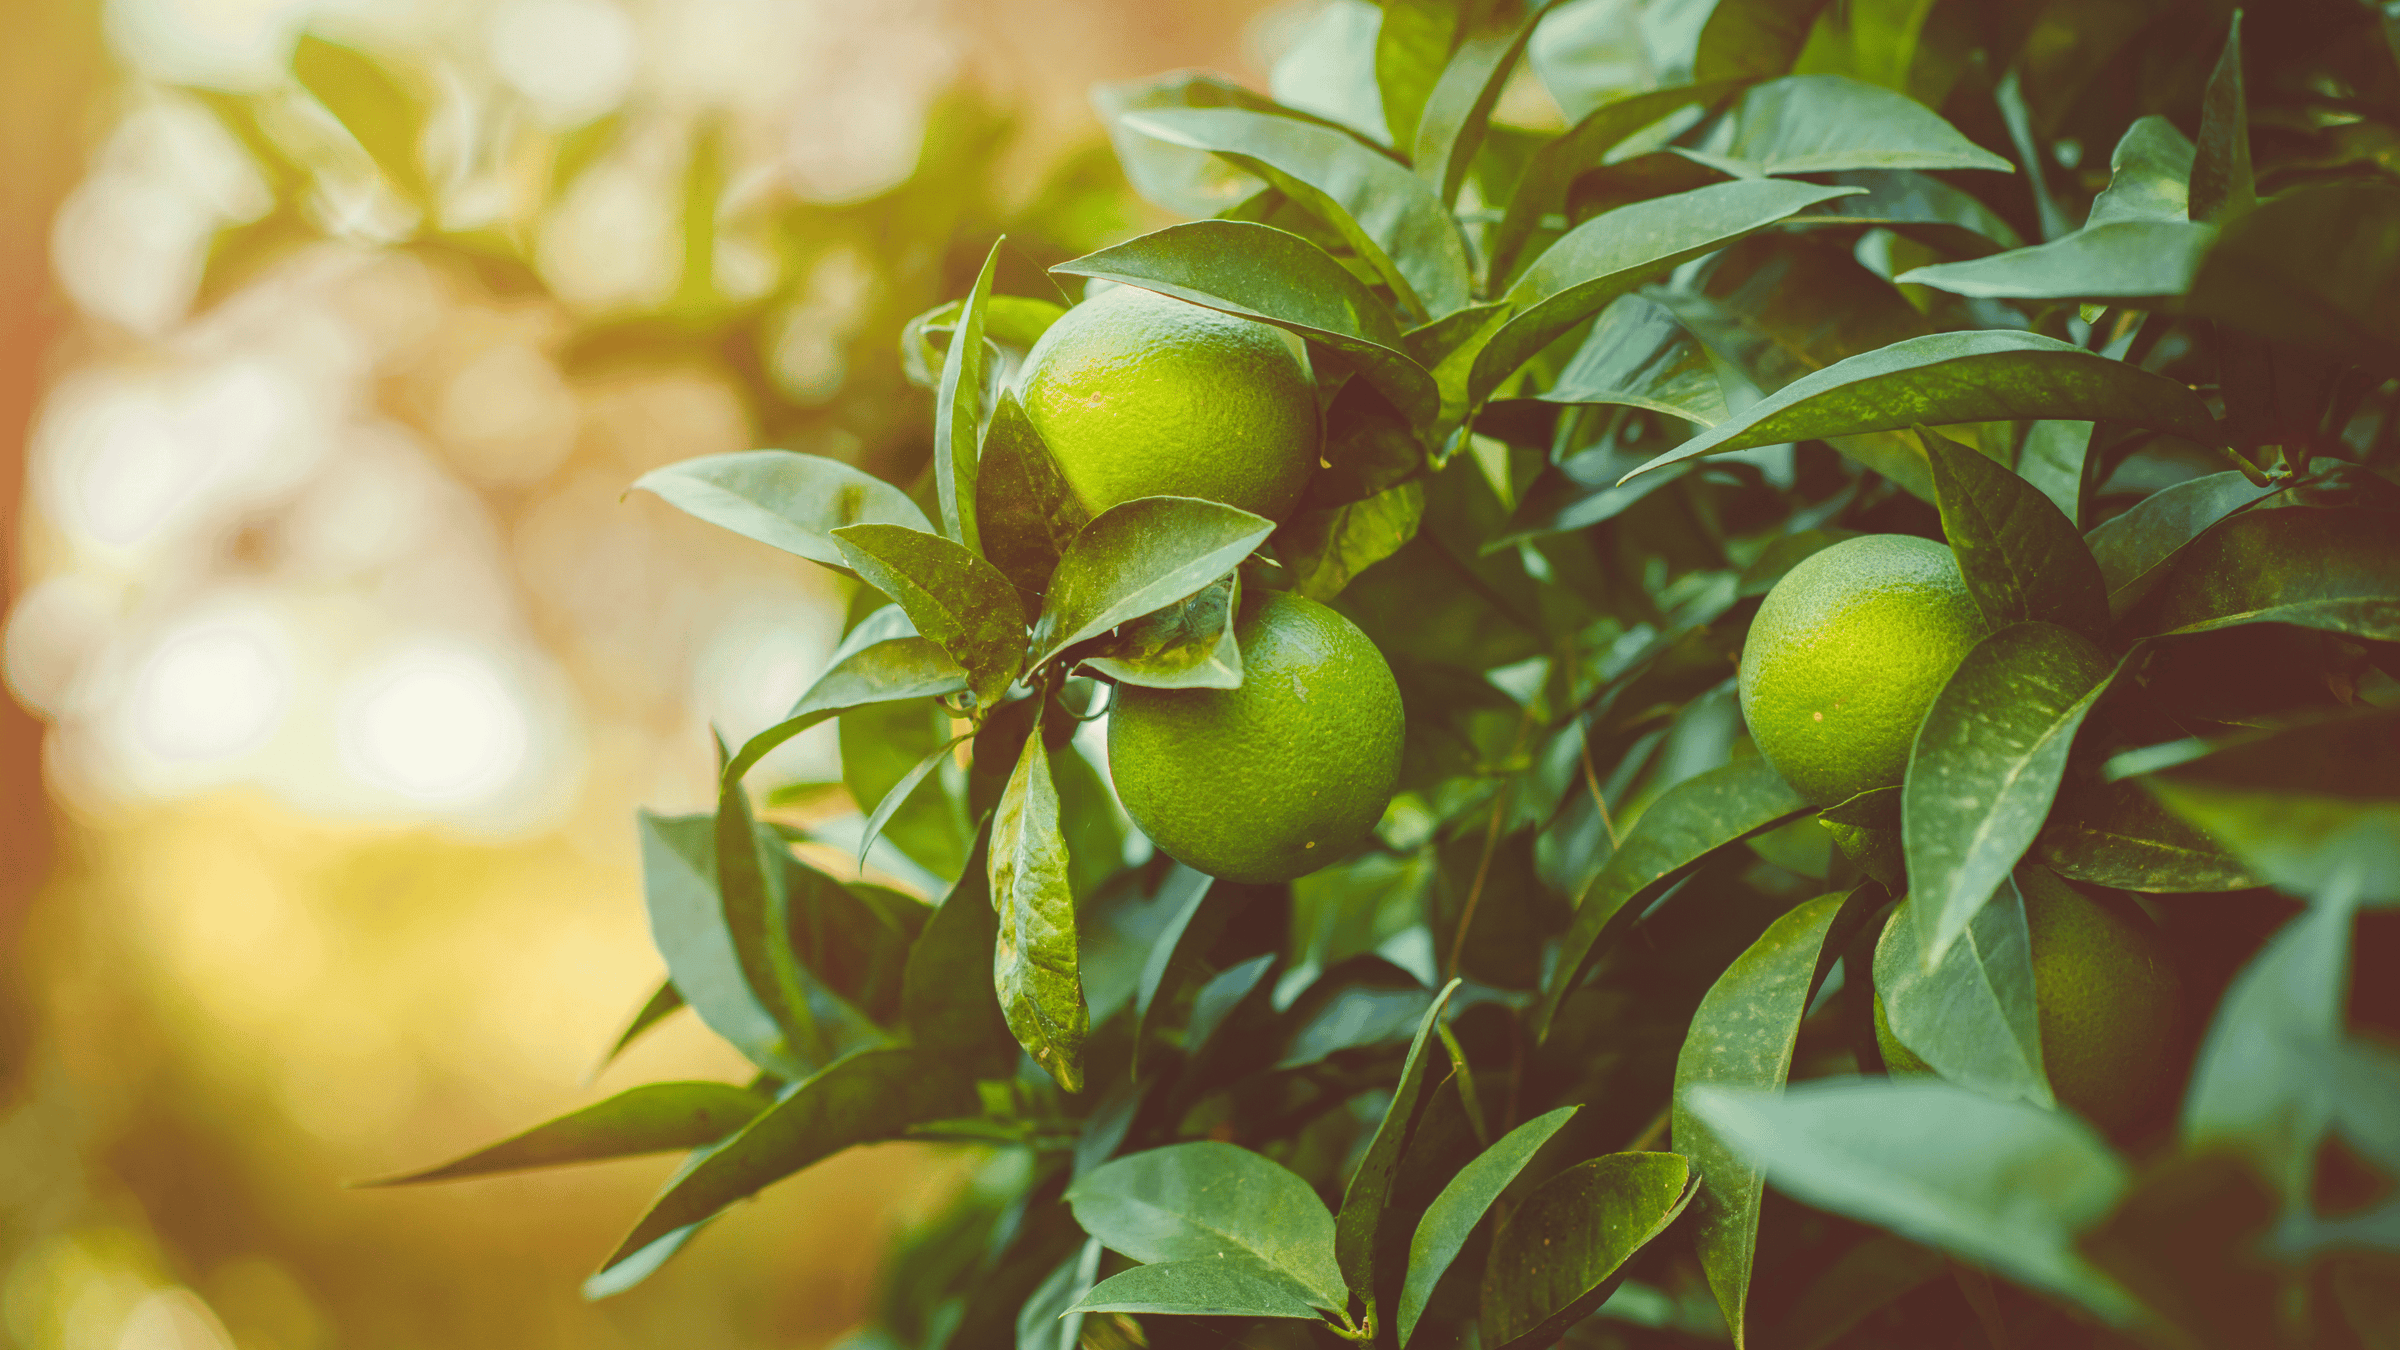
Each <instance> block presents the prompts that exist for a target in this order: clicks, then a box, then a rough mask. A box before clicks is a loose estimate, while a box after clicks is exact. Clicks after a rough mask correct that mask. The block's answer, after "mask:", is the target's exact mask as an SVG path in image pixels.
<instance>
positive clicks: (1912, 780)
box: [1900, 623, 2114, 970]
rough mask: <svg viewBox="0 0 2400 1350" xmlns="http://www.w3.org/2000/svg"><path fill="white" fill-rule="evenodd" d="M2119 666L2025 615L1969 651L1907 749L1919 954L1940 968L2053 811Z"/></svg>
mask: <svg viewBox="0 0 2400 1350" xmlns="http://www.w3.org/2000/svg"><path fill="white" fill-rule="evenodd" d="M2113 678H2114V672H2112V670H2111V669H2110V666H2109V662H2108V658H2107V657H2106V656H2105V655H2104V654H2102V652H2101V651H2100V649H2099V648H2097V647H2094V646H2093V645H2092V644H2091V643H2089V642H2087V641H2085V640H2084V639H2082V638H2079V637H2077V636H2075V634H2073V633H2071V632H2069V631H2067V630H2066V629H2064V628H2060V627H2058V626H2057V625H2055V624H2046V623H2020V624H2012V625H2010V626H2009V627H2007V628H2003V629H2001V630H2000V631H1998V632H1996V633H1993V634H1991V635H1990V636H1988V637H1986V638H1984V639H1983V640H1982V641H1980V642H1978V643H1976V644H1975V645H1974V646H1973V647H1970V648H1968V649H1967V654H1966V657H1965V658H1964V659H1963V660H1961V661H1960V662H1959V663H1958V669H1957V670H1956V671H1954V672H1952V674H1951V676H1950V682H1949V683H1948V684H1945V685H1943V686H1942V691H1941V692H1940V693H1939V694H1936V695H1934V699H1933V706H1932V707H1931V708H1928V709H1927V710H1926V712H1925V722H1924V725H1923V726H1922V727H1920V728H1919V729H1918V731H1917V739H1916V744H1915V745H1914V746H1912V747H1911V748H1910V750H1909V755H1908V774H1907V777H1906V779H1905V780H1904V781H1903V783H1902V787H1901V806H1900V832H1901V837H1902V841H1903V847H1905V849H1906V850H1907V854H1908V880H1909V888H1910V890H1911V892H1912V893H1913V895H1914V896H1915V898H1916V900H1917V902H1918V903H1917V905H1916V906H1915V909H1916V921H1915V923H1914V924H1913V925H1912V927H1913V928H1914V930H1915V932H1916V951H1917V957H1918V961H1919V963H1920V964H1921V965H1922V966H1923V967H1924V968H1925V969H1927V970H1931V969H1933V968H1935V967H1936V966H1937V965H1938V964H1939V962H1940V961H1941V959H1942V954H1943V953H1944V952H1945V951H1947V950H1948V949H1949V947H1950V944H1951V943H1952V942H1953V941H1955V940H1957V938H1958V935H1959V934H1960V933H1963V932H1965V931H1966V927H1967V924H1968V922H1969V921H1970V920H1972V919H1973V918H1974V917H1975V911H1976V910H1977V909H1978V908H1980V907H1981V906H1982V905H1983V903H1984V901H1986V900H1988V899H1990V898H1991V894H1992V891H1993V889H1994V888H1995V887H1997V886H1998V885H1999V884H2000V883H2001V881H2002V880H2004V879H2005V878H2006V877H2007V876H2008V872H2009V869H2010V868H2012V867H2014V866H2016V864H2017V859H2018V858H2020V857H2022V856H2024V853H2025V850H2026V848H2027V847H2028V846H2029V845H2031V844H2032V843H2033V837H2034V835H2036V834H2037V833H2039V832H2040V831H2041V828H2042V821H2043V819H2044V818H2045V817H2047V816H2048V815H2049V814H2050V803H2051V801H2052V800H2053V799H2054V798H2055V797H2056V796H2057V794H2058V784H2059V780H2060V779H2061V778H2062V777H2063V776H2064V775H2065V773H2066V768H2067V749H2068V747H2069V746H2070V745H2072V744H2073V742H2074V739H2075V732H2076V731H2077V729H2079V728H2080V727H2082V725H2083V719H2084V717H2085V715H2086V714H2088V713H2090V712H2091V710H2092V705H2093V704H2094V703H2097V702H2098V701H2099V700H2100V695H2101V694H2102V693H2103V692H2104V691H2106V690H2107V688H2108V686H2109V683H2110V681H2111V680H2112V679H2113Z"/></svg>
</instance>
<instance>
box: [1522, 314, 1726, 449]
mask: <svg viewBox="0 0 2400 1350" xmlns="http://www.w3.org/2000/svg"><path fill="white" fill-rule="evenodd" d="M1536 397H1538V398H1540V399H1541V400H1542V401H1543V402H1545V403H1622V404H1627V405H1630V406H1632V407H1636V408H1649V409H1652V410H1653V411H1656V412H1663V413H1670V414H1672V415H1674V416H1676V417H1680V418H1682V419H1684V420H1685V421H1687V422H1691V423H1693V424H1695V425H1697V426H1703V427H1710V426H1715V425H1716V424H1717V423H1719V422H1722V421H1724V420H1725V419H1726V418H1727V417H1728V416H1730V415H1731V414H1730V412H1729V411H1728V410H1727V408H1726V405H1725V387H1724V385H1723V383H1722V382H1720V381H1719V380H1718V378H1717V368H1716V363H1715V362H1714V361H1712V360H1711V359H1710V358H1709V354H1708V349H1707V348H1705V347H1704V346H1702V345H1701V343H1700V341H1699V339H1697V338H1695V337H1693V336H1692V333H1691V330H1690V329H1688V328H1686V327H1684V326H1683V321H1682V320H1681V319H1678V318H1676V317H1675V312H1674V311H1673V310H1670V309H1668V308H1667V307H1666V306H1664V305H1662V304H1660V303H1658V302H1657V301H1655V300H1652V299H1649V298H1647V297H1645V296H1639V295H1627V296H1620V297H1618V298H1617V299H1616V300H1615V301H1613V302H1611V303H1610V305H1609V307H1608V308H1607V309H1605V310H1602V311H1601V313H1600V317H1599V318H1598V319H1597V320H1596V321H1594V322H1593V324H1592V331H1591V335H1590V336H1589V337H1586V338H1585V339H1584V340H1583V345H1582V346H1581V347H1578V348H1576V350H1575V355H1574V357H1573V358H1572V359H1570V360H1569V361H1568V362H1567V365H1566V368H1565V369H1563V370H1561V371H1560V372H1559V373H1558V378H1557V379H1556V380H1554V381H1552V382H1551V385H1550V387H1549V388H1548V389H1545V390H1543V391H1542V392H1541V393H1540V394H1538V395H1536Z"/></svg>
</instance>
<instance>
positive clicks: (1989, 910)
mask: <svg viewBox="0 0 2400 1350" xmlns="http://www.w3.org/2000/svg"><path fill="white" fill-rule="evenodd" d="M1914 910H1915V902H1914V901H1913V900H1908V901H1903V902H1901V905H1900V909H1899V911H1898V914H1896V915H1895V917H1894V918H1893V921H1892V923H1893V926H1892V928H1890V929H1888V930H1886V936H1885V939H1884V940H1883V941H1881V942H1878V943H1877V944H1876V945H1875V992H1876V994H1877V995H1878V996H1880V997H1881V998H1882V1000H1883V1007H1884V1014H1885V1017H1886V1018H1887V1019H1888V1021H1889V1023H1890V1026H1891V1033H1892V1036H1893V1037H1894V1039H1896V1040H1898V1041H1899V1042H1900V1043H1901V1044H1902V1045H1905V1046H1907V1047H1908V1048H1909V1049H1910V1050H1911V1051H1912V1052H1914V1053H1915V1054H1916V1056H1917V1058H1919V1059H1921V1060H1924V1061H1925V1062H1926V1063H1927V1064H1928V1065H1931V1066H1932V1068H1933V1071H1934V1072H1935V1073H1938V1074H1940V1075H1941V1076H1942V1077H1944V1078H1947V1079H1949V1080H1950V1081H1951V1082H1953V1083H1956V1084H1958V1085H1959V1086H1960V1087H1965V1088H1972V1089H1974V1090H1975V1091H1977V1092H1980V1093H1982V1094H1983V1095H1985V1096H1987V1097H1992V1098H1997V1099H1999V1100H2002V1101H2008V1100H2017V1101H2027V1102H2031V1103H2033V1104H2034V1105H2035V1106H2042V1107H2055V1106H2056V1105H2057V1104H2058V1101H2057V1098H2056V1097H2054V1096H2053V1095H2052V1094H2051V1091H2050V1079H2049V1077H2048V1075H2047V1073H2046V1072H2045V1071H2044V1069H2043V1067H2042V1034H2041V1026H2040V1023H2039V1021H2038V1019H2037V1018H2036V1017H2035V1015H2034V987H2033V938H2032V935H2031V932H2030V931H2029V930H2028V929H2027V928H2026V926H2025V898H2024V896H2023V895H2021V894H2019V892H2018V890H2017V886H2016V883H2015V882H2014V881H2012V880H2010V879H2008V878H2005V877H2004V878H2002V879H2001V882H2000V885H1999V887H1998V888H1997V889H1996V890H1994V891H1993V892H1992V896H1991V898H1990V899H1989V900H1987V901H1985V902H1984V904H1983V906H1982V908H1980V909H1978V910H1976V911H1975V917H1974V918H1972V919H1970V920H1969V921H1968V923H1967V927H1966V930H1965V931H1964V932H1962V933H1960V934H1959V937H1958V941H1956V942H1953V943H1951V944H1950V949H1949V950H1948V951H1946V952H1944V953H1943V954H1942V958H1941V961H1940V963H1939V964H1937V965H1935V966H1934V967H1933V968H1932V969H1931V970H1927V969H1926V968H1925V967H1924V966H1923V965H1922V964H1921V963H1919V961H1918V960H1917V949H1916V946H1915V944H1914V943H1913V942H1912V941H1911V939H1910V936H1909V935H1910V932H1911V931H1912V926H1913V925H1914V924H1915V922H1916V919H1915V917H1914ZM1898 915H1908V916H1909V917H1907V918H1901V917H1898Z"/></svg>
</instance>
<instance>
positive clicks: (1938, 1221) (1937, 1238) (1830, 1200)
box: [1690, 1078, 2138, 1324]
mask: <svg viewBox="0 0 2400 1350" xmlns="http://www.w3.org/2000/svg"><path fill="white" fill-rule="evenodd" d="M1690 1106H1691V1110H1692V1113H1693V1114H1694V1115H1696V1116H1698V1117H1699V1118H1700V1119H1701V1120H1702V1121H1703V1122H1705V1123H1706V1124H1707V1125H1708V1127H1709V1128H1710V1129H1711V1130H1713V1131H1715V1132H1716V1135H1717V1137H1718V1138H1719V1139H1722V1140H1723V1141H1724V1142H1725V1144H1726V1146H1727V1147H1729V1148H1730V1149H1732V1150H1733V1152H1734V1153H1735V1154H1736V1155H1737V1156H1739V1157H1740V1158H1741V1159H1742V1160H1743V1161H1744V1162H1746V1163H1748V1164H1749V1165H1750V1166H1752V1167H1754V1168H1758V1169H1760V1170H1762V1171H1764V1172H1765V1173H1766V1174H1767V1176H1768V1178H1769V1179H1770V1180H1772V1181H1773V1182H1774V1183H1775V1185H1776V1186H1777V1187H1778V1188H1779V1189H1781V1190H1785V1191H1788V1192H1790V1193H1791V1194H1792V1195H1793V1196H1795V1197H1797V1198H1799V1199H1801V1200H1803V1201H1805V1202H1807V1203H1808V1204H1812V1205H1815V1206H1817V1207H1818V1208H1820V1209H1828V1210H1832V1211H1833V1212H1834V1213H1837V1214H1846V1215H1848V1216H1850V1217H1852V1218H1855V1219H1860V1220H1863V1221H1865V1222H1867V1223H1872V1224H1877V1225H1880V1226H1882V1227H1886V1228H1890V1229H1892V1230H1893V1231H1894V1232H1897V1233H1900V1234H1903V1235H1904V1236H1907V1237H1912V1238H1916V1239H1917V1240H1919V1241H1922V1242H1928V1243H1931V1244H1933V1245H1934V1246H1937V1247H1940V1248H1942V1249H1944V1250H1946V1251H1949V1252H1952V1253H1954V1254H1956V1255H1958V1256H1960V1257H1963V1258H1965V1259H1967V1260H1970V1261H1974V1262H1976V1263H1978V1264H1982V1265H1988V1266H1990V1267H1992V1268H1993V1269H1994V1270H1997V1271H1999V1272H2000V1273H2002V1274H2005V1275H2007V1276H2008V1277H2009V1278H2011V1279H2014V1280H2018V1281H2021V1282H2023V1283H2025V1284H2027V1285H2030V1286H2032V1287H2034V1288H2036V1289H2044V1290H2049V1291H2051V1292H2053V1293H2058V1294H2062V1295H2065V1296H2066V1297H2068V1298H2070V1299H2073V1300H2075V1301H2077V1302H2079V1303H2081V1304H2083V1306H2085V1307H2087V1308H2090V1309H2091V1310H2092V1311H2094V1312H2096V1313H2098V1314H2100V1315H2101V1316H2102V1317H2103V1318H2105V1319H2107V1320H2109V1321H2111V1322H2115V1323H2119V1324H2123V1323H2126V1322H2129V1321H2131V1320H2132V1319H2133V1317H2134V1316H2135V1315H2136V1313H2137V1311H2138V1305H2136V1304H2135V1303H2134V1302H2133V1300H2132V1299H2131V1298H2129V1297H2128V1296H2127V1295H2126V1294H2125V1293H2124V1291H2123V1290H2121V1289H2119V1288H2117V1286H2116V1285H2115V1284H2114V1283H2113V1282H2111V1281H2110V1280H2109V1279H2108V1278H2107V1277H2106V1276H2104V1275H2102V1274H2100V1272H2098V1271H2097V1270H2094V1269H2093V1268H2092V1267H2091V1266H2090V1265H2089V1264H2088V1263H2086V1262H2085V1261H2084V1260H2083V1258H2082V1257H2080V1256H2078V1255H2077V1254H2076V1253H2075V1248H2074V1235H2075V1233H2076V1232H2078V1231H2080V1230H2081V1229H2083V1228H2086V1227H2089V1226H2090V1225H2091V1224H2092V1223H2094V1222H2096V1221H2097V1220H2099V1219H2100V1218H2101V1217H2102V1216H2104V1215H2106V1214H2107V1213H2108V1212H2109V1210H2110V1209H2112V1208H2114V1207H2115V1205H2116V1202H2117V1197H2118V1196H2120V1195H2122V1194H2123V1193H2124V1191H2125V1187H2126V1184H2127V1180H2128V1177H2127V1172H2126V1167H2125V1163H2124V1161H2123V1160H2122V1159H2120V1158H2118V1157H2117V1155H2116V1154H2115V1153H2113V1152H2111V1151H2110V1150H2109V1147H2108V1145H2107V1144H2106V1143H2104V1142H2102V1140H2101V1138H2100V1136H2099V1135H2098V1134H2096V1133H2094V1132H2093V1130H2092V1127H2091V1126H2089V1125H2087V1124H2085V1123H2084V1122H2083V1121H2082V1120H2081V1119H2080V1118H2079V1117H2076V1116H2074V1115H2071V1114H2068V1113H2065V1112H2060V1111H2045V1110H2043V1109H2041V1108H2040V1107H2038V1106H2029V1105H2027V1104H2026V1103H2024V1102H2002V1101H1994V1100H1993V1099H1991V1098H1989V1097H1985V1096H1981V1095H1979V1094H1977V1093H1973V1092H1970V1091H1968V1090H1967V1089H1965V1088H1962V1087H1956V1086H1954V1085H1952V1084H1949V1083H1945V1082H1943V1081H1941V1080H1940V1079H1935V1078H1911V1079H1836V1080H1832V1081H1827V1082H1817V1083H1807V1084H1802V1085H1801V1086H1799V1087H1795V1088H1793V1089H1791V1090H1790V1091H1789V1092H1783V1093H1776V1092H1766V1091H1757V1090H1751V1089H1743V1088H1727V1087H1702V1088H1695V1089H1694V1090H1693V1091H1692V1093H1691V1097H1690Z"/></svg>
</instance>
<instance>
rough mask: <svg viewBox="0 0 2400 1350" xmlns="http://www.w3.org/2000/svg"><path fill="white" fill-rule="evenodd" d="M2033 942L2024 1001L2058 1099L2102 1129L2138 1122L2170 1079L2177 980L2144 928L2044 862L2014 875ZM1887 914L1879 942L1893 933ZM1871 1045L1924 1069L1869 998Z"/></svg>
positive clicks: (1895, 1063) (1927, 1069) (2179, 1003)
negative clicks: (2028, 1001)
mask: <svg viewBox="0 0 2400 1350" xmlns="http://www.w3.org/2000/svg"><path fill="white" fill-rule="evenodd" d="M2017 885H2018V889H2019V890H2020V891H2021V892H2022V893H2023V895H2024V897H2025V927H2026V931H2027V934H2028V935H2029V936H2030V937H2031V938H2032V940H2033V989H2034V995H2033V1003H2034V1015H2035V1021H2036V1025H2038V1026H2039V1027H2040V1029H2041V1040H2042V1069H2043V1071H2044V1072H2045V1073H2047V1074H2048V1075H2049V1077H2050V1090H2051V1092H2052V1093H2053V1094H2055V1095H2056V1096H2057V1098H2058V1100H2059V1102H2060V1104H2061V1105H2063V1106H2065V1107H2067V1108H2068V1109H2069V1110H2072V1111H2074V1112H2076V1113H2077V1114H2079V1115H2081V1116H2083V1117H2084V1118H2085V1119H2087V1120H2089V1121H2091V1122H2092V1123H2093V1124H2095V1125H2097V1126H2099V1127H2100V1128H2101V1129H2102V1130H2104V1131H2109V1132H2112V1133H2113V1132H2117V1131H2121V1130H2123V1129H2125V1128H2127V1127H2128V1126H2130V1125H2134V1124H2137V1123H2139V1122H2140V1121H2142V1120H2143V1119H2144V1118H2145V1117H2147V1116H2148V1115H2149V1114H2150V1112H2151V1111H2152V1109H2153V1108H2155V1107H2156V1106H2157V1105H2158V1104H2159V1102H2160V1098H2161V1097H2162V1095H2163V1094H2164V1092H2165V1090H2166V1089H2167V1088H2168V1086H2169V1085H2170V1081H2171V1075H2172V1070H2173V1068H2174V1058H2175V1056H2174V1054H2173V1051H2174V1049H2175V1045H2176V1039H2177V1034H2178V1031H2179V1023H2180V1020H2181V1017H2182V1012H2183V980H2182V977H2181V976H2179V975H2177V974H2176V971H2175V967H2174V965H2173V963H2171V962H2170V961H2169V960H2168V958H2167V952H2166V947H2165V945H2164V944H2163V943H2162V942H2161V941H2160V939H2159V935H2158V934H2157V932H2155V931H2154V928H2153V926H2152V925H2151V924H2150V923H2149V922H2148V921H2147V920H2145V919H2141V918H2139V917H2138V916H2128V915H2124V914H2120V913H2118V912H2117V911H2116V910H2114V909H2112V908H2111V907H2109V906H2107V905H2103V904H2100V903H2098V902H2097V901H2094V900H2091V899H2088V898H2086V897H2085V896H2084V894H2083V893H2082V892H2080V891H2078V890H2076V889H2075V888H2074V887H2073V886H2070V885H2068V884H2067V883H2066V882H2065V881H2062V880H2060V879H2059V877H2058V876H2057V874H2056V873H2053V872H2051V871H2050V870H2049V869H2048V868H2042V867H2028V868H2024V869H2022V870H2020V871H2019V872H2018V873H2017ZM1900 923H1901V912H1900V911H1894V912H1893V915H1892V921H1891V922H1890V923H1889V924H1886V925H1885V926H1884V930H1883V937H1882V939H1881V940H1880V942H1879V943H1878V946H1879V947H1880V945H1881V942H1892V941H1907V940H1908V939H1907V938H1906V937H1905V936H1903V937H1901V938H1897V939H1895V938H1894V937H1893V932H1894V930H1895V929H1897V928H1898V927H1899V926H1900ZM1875 1043H1876V1045H1877V1046H1878V1047H1880V1048H1881V1049H1882V1051H1883V1060H1884V1064H1885V1066H1886V1067H1887V1068H1889V1069H1890V1070H1891V1071H1892V1072H1893V1073H1931V1072H1933V1070H1932V1068H1931V1066H1929V1065H1927V1064H1926V1063H1925V1061H1924V1060H1922V1059H1920V1058H1918V1057H1917V1056H1916V1055H1915V1054H1914V1053H1912V1052H1911V1051H1910V1050H1909V1048H1908V1047H1907V1046H1905V1045H1902V1044H1900V1042H1899V1041H1898V1040H1897V1039H1895V1038H1894V1037H1893V1036H1892V1029H1891V1025H1890V1023H1889V1022H1888V1021H1887V1020H1886V1019H1885V1016H1884V1010H1883V998H1882V996H1880V995H1878V996H1877V997H1876V999H1875Z"/></svg>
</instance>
